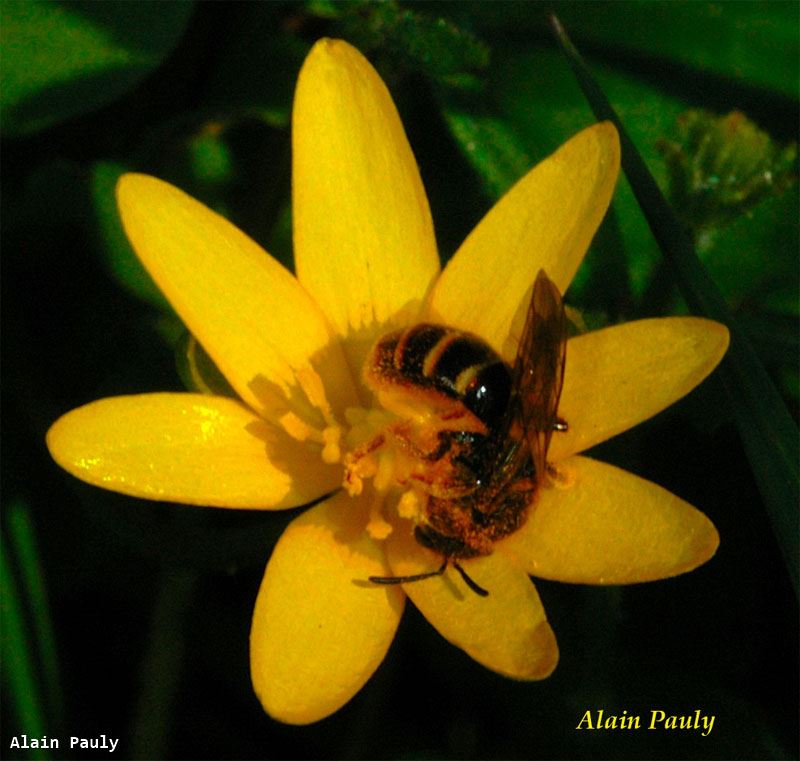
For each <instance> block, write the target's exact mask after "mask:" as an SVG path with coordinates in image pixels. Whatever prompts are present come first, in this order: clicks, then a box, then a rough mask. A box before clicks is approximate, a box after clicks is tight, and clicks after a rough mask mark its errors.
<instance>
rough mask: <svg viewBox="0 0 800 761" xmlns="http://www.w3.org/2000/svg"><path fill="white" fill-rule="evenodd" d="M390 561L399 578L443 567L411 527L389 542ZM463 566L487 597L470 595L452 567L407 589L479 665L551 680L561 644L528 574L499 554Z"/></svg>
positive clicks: (438, 626) (514, 675) (521, 676)
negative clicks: (423, 545) (417, 540)
mask: <svg viewBox="0 0 800 761" xmlns="http://www.w3.org/2000/svg"><path fill="white" fill-rule="evenodd" d="M387 556H388V558H389V563H390V565H391V567H392V571H393V573H394V575H395V576H407V575H412V574H417V573H422V572H426V571H430V570H434V569H436V568H437V567H438V566H439V565H441V562H442V558H441V557H437V556H436V555H435V553H432V552H430V551H428V550H424V549H423V548H422V547H421V546H420V545H419V544H417V542H416V540H415V539H414V537H413V535H412V534H411V532H410V531H409V530H408V528H407V524H406V528H405V530H401V529H396V530H395V531H394V533H393V534H392V535H391V536H390V537H389V539H388V540H387ZM462 566H463V568H464V570H465V571H466V572H467V573H468V574H469V576H470V578H471V579H472V580H473V581H475V582H476V583H477V584H478V585H480V586H481V587H483V588H484V589H485V590H487V591H488V592H489V595H488V596H487V597H479V596H478V595H477V594H476V593H475V592H473V591H472V590H470V589H469V588H468V587H467V586H466V584H465V583H464V581H463V579H462V578H461V577H460V576H459V574H458V572H457V571H456V570H455V569H454V568H452V567H449V568H448V569H447V571H446V572H445V574H444V575H443V576H438V577H433V578H430V579H425V580H424V581H417V582H411V583H407V584H404V585H403V588H404V589H405V591H406V594H408V596H409V597H410V598H411V600H412V601H413V603H414V604H415V605H416V606H417V607H418V608H419V609H420V611H421V612H422V614H423V615H424V616H425V618H427V619H428V621H430V623H431V624H433V626H434V627H436V629H437V630H438V631H439V633H440V634H441V635H442V636H443V637H444V638H445V639H447V640H448V641H449V642H452V643H453V644H454V645H455V646H456V647H460V648H461V649H462V650H464V651H465V652H466V653H467V654H469V655H470V656H472V657H473V658H474V659H475V660H476V661H478V663H481V664H483V665H484V666H486V667H487V668H490V669H492V670H493V671H497V672H498V673H500V674H503V675H505V676H509V677H512V678H514V679H530V680H535V679H544V678H545V677H547V676H549V675H550V674H551V673H552V671H553V669H554V668H555V667H556V664H557V663H558V645H557V644H556V638H555V635H554V634H553V630H552V629H551V628H550V624H548V623H547V618H546V616H545V612H544V608H543V607H542V603H541V600H540V599H539V595H538V593H537V592H536V588H535V587H534V586H533V584H532V583H531V581H530V579H529V578H528V577H527V575H526V574H525V572H524V571H523V570H521V569H520V568H519V567H518V565H517V564H516V563H514V562H512V561H511V560H510V559H509V558H508V557H506V556H504V555H501V554H498V553H494V554H492V555H490V556H488V557H482V558H474V559H471V560H465V561H463V562H462Z"/></svg>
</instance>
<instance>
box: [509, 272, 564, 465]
mask: <svg viewBox="0 0 800 761" xmlns="http://www.w3.org/2000/svg"><path fill="white" fill-rule="evenodd" d="M566 352H567V321H566V317H565V316H564V304H563V303H562V301H561V294H560V293H559V292H558V288H556V286H555V284H554V283H553V281H552V280H550V278H548V277H547V275H546V274H545V271H544V270H539V274H538V275H537V276H536V281H535V282H534V284H533V294H532V295H531V303H530V306H529V307H528V315H527V317H526V318H525V328H524V329H523V332H522V339H521V340H520V342H519V348H518V349H517V358H516V360H515V361H514V371H513V385H512V389H511V394H512V404H511V408H512V409H513V410H514V414H515V415H516V416H517V421H518V422H519V423H520V424H521V426H522V429H523V435H524V436H525V438H526V439H527V443H528V446H529V447H530V452H531V457H532V458H533V463H534V465H535V466H536V476H537V479H541V478H543V477H544V473H545V472H546V467H547V462H546V459H547V448H548V447H549V445H550V438H551V437H552V435H553V431H554V429H555V426H556V422H557V420H558V418H557V410H558V400H559V398H560V396H561V387H562V386H563V384H564V362H565V359H566Z"/></svg>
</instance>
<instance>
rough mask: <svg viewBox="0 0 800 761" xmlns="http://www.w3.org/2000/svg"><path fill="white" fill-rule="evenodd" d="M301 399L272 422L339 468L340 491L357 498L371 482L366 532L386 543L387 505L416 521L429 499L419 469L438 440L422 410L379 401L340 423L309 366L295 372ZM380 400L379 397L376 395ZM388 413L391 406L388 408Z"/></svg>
mask: <svg viewBox="0 0 800 761" xmlns="http://www.w3.org/2000/svg"><path fill="white" fill-rule="evenodd" d="M296 377H297V381H298V385H299V386H300V389H301V390H302V394H303V397H304V399H302V400H301V403H300V404H295V405H294V407H295V409H293V410H287V411H285V412H283V413H282V414H280V415H279V416H278V417H277V419H276V422H277V423H278V425H280V427H281V428H282V429H283V430H284V431H286V433H288V434H289V435H290V436H291V437H292V438H294V439H296V440H297V441H302V442H307V443H309V444H312V445H317V446H318V447H319V452H320V457H321V458H322V460H323V462H325V463H327V464H336V463H341V464H342V467H343V470H344V473H343V477H342V487H343V488H344V490H345V491H346V492H347V493H348V494H350V496H353V497H355V496H357V495H359V494H361V493H362V492H363V491H364V485H365V484H364V482H365V481H366V480H370V481H371V482H372V487H373V493H372V495H371V500H370V517H369V522H368V525H367V531H368V532H369V533H370V535H371V536H373V537H374V538H376V539H385V538H386V537H387V536H388V535H389V534H390V533H391V531H392V526H391V524H390V523H389V522H388V521H387V520H386V519H385V517H384V514H383V509H384V506H385V505H386V504H390V505H391V506H392V507H394V508H395V509H396V510H397V513H398V514H399V515H400V517H402V518H409V519H412V520H416V519H419V517H420V516H422V515H423V514H424V508H425V504H426V502H427V499H428V495H427V493H426V490H425V488H424V486H425V485H424V484H423V483H422V482H421V481H420V479H421V478H422V477H423V472H422V468H421V467H420V458H421V457H422V458H424V452H423V450H424V451H431V450H435V448H436V447H437V446H439V444H438V439H437V436H436V432H435V430H434V429H433V428H432V427H431V426H430V418H431V417H432V414H431V412H430V411H429V410H425V409H424V408H419V409H413V408H408V407H404V408H403V409H401V410H398V409H387V406H381V405H380V402H382V401H383V402H386V400H382V399H380V398H379V399H378V402H379V405H378V406H373V407H348V408H347V409H345V410H344V413H343V418H344V419H343V420H340V419H338V418H337V416H336V415H335V414H334V412H333V410H332V408H331V405H330V403H329V402H328V398H327V395H326V393H325V387H324V384H323V381H322V379H321V378H320V376H319V374H318V373H317V372H316V370H314V369H313V368H312V367H310V366H307V367H305V368H302V369H300V370H298V371H297V372H296ZM379 396H380V395H379ZM388 406H389V407H392V406H395V407H396V405H392V404H391V403H389V404H388ZM315 448H316V447H315Z"/></svg>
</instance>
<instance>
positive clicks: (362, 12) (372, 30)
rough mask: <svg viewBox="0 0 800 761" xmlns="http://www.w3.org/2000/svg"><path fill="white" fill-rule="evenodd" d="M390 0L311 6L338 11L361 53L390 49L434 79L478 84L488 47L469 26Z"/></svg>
mask: <svg viewBox="0 0 800 761" xmlns="http://www.w3.org/2000/svg"><path fill="white" fill-rule="evenodd" d="M418 8H424V6H423V5H417V6H416V7H415V8H414V10H410V9H408V8H404V7H402V6H401V5H400V4H399V3H397V2H395V1H394V0H387V1H386V2H379V3H376V2H371V1H368V2H364V0H355V1H354V2H353V1H350V2H342V3H335V4H333V6H331V5H329V4H321V5H320V4H313V5H311V6H309V9H310V10H311V11H314V10H317V11H318V12H319V13H320V15H325V16H326V17H327V16H330V13H331V11H333V12H335V17H336V19H337V23H338V25H339V27H340V29H341V35H342V36H343V37H344V38H346V39H348V40H351V41H352V42H353V43H354V44H355V45H356V46H357V47H358V48H359V49H360V50H362V51H363V52H368V51H373V50H379V51H380V52H382V53H389V54H390V55H392V56H393V57H395V58H396V59H398V60H399V61H400V62H401V64H402V65H403V66H404V67H406V68H408V69H410V70H412V71H420V72H423V73H425V74H426V75H427V76H429V77H431V78H432V79H434V80H436V81H438V82H441V83H444V84H447V85H449V86H451V87H456V88H461V89H475V88H477V87H478V86H479V83H478V80H477V79H476V78H475V77H474V74H473V72H474V71H475V70H478V69H482V68H484V67H485V66H486V65H487V64H488V62H489V49H488V48H487V46H486V45H485V44H484V43H483V42H481V41H480V40H479V39H478V38H477V37H476V36H475V35H474V34H472V33H471V32H469V31H468V30H467V29H466V28H463V27H460V26H458V25H456V24H454V23H453V22H452V21H449V20H448V19H446V18H444V17H442V16H434V15H431V14H428V13H427V12H420V11H419V10H418Z"/></svg>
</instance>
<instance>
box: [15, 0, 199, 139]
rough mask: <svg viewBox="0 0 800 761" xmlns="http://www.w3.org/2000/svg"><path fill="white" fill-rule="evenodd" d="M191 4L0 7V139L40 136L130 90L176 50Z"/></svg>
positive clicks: (28, 2) (24, 0)
mask: <svg viewBox="0 0 800 761" xmlns="http://www.w3.org/2000/svg"><path fill="white" fill-rule="evenodd" d="M191 9H192V7H191V3H189V2H174V1H173V2H170V3H165V4H164V7H163V8H162V9H161V10H160V12H159V13H158V14H154V13H152V10H151V9H150V8H148V6H147V5H143V4H141V3H113V4H110V3H94V2H86V1H85V0H83V1H82V0H75V2H46V1H44V0H11V2H7V3H2V4H1V5H0V45H2V49H3V59H2V60H3V91H2V98H0V105H1V106H2V109H1V110H0V123H1V124H2V130H3V132H4V133H5V134H12V135H19V134H26V133H30V132H35V131H38V130H41V129H43V128H45V127H49V126H50V125H52V124H57V123H58V122H60V121H63V120H64V119H68V118H70V117H74V116H77V115H79V114H82V113H88V112H91V111H94V110H96V109H97V108H98V107H99V106H102V105H104V104H105V103H108V102H110V101H112V100H114V99H115V98H118V97H119V96H121V95H123V94H124V93H125V92H127V91H128V90H131V89H132V88H133V87H134V86H135V85H136V84H137V83H138V82H139V81H141V80H142V79H143V78H144V77H145V76H147V75H148V74H149V73H150V72H152V71H153V70H154V69H155V68H156V67H157V66H158V65H159V64H161V63H162V62H163V60H164V59H165V58H166V56H167V55H168V54H169V53H170V51H171V50H172V49H173V48H174V46H175V45H176V44H177V42H178V40H179V39H180V37H181V34H182V33H183V31H184V29H185V28H186V23H187V21H188V20H189V16H190V13H191Z"/></svg>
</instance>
